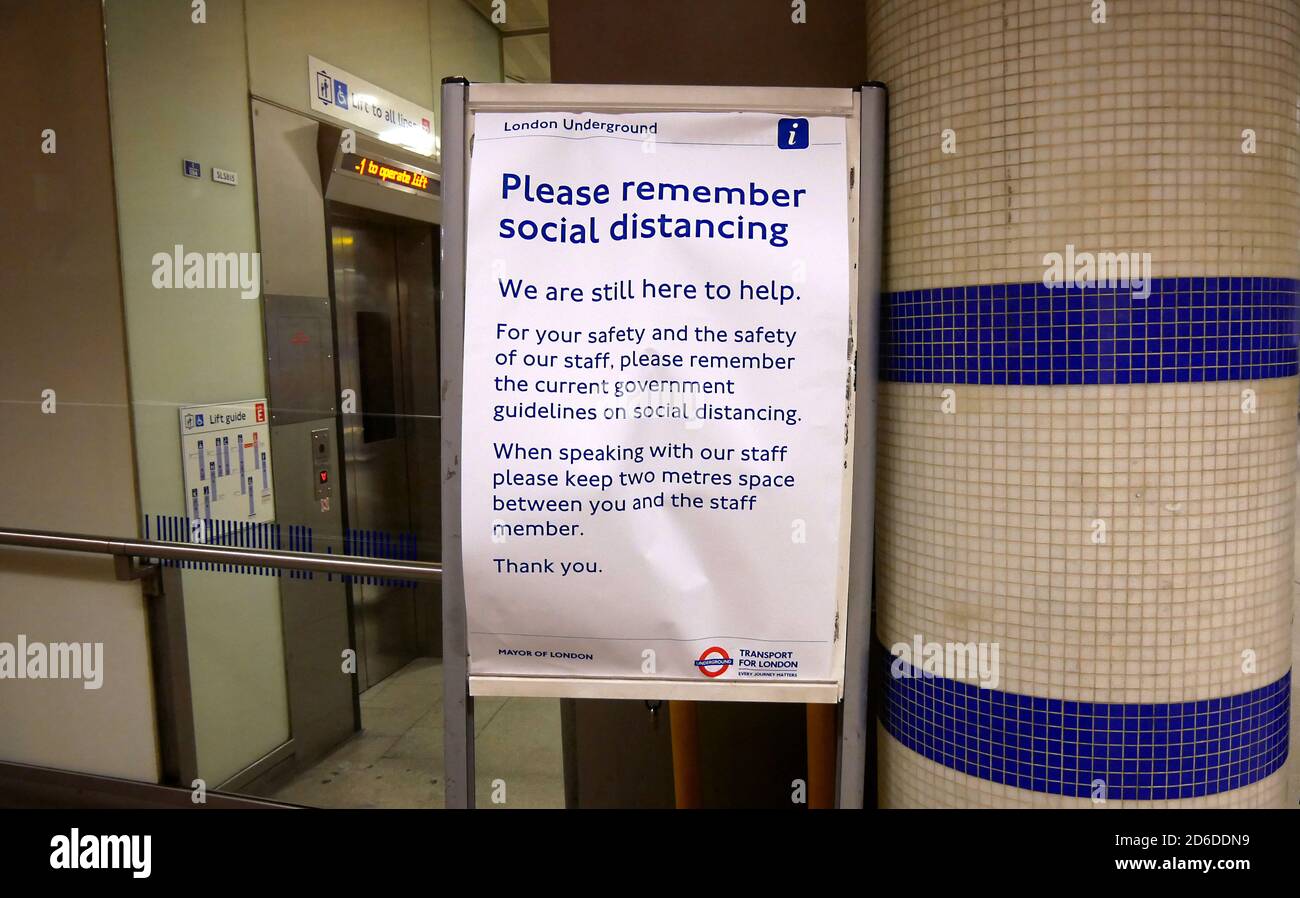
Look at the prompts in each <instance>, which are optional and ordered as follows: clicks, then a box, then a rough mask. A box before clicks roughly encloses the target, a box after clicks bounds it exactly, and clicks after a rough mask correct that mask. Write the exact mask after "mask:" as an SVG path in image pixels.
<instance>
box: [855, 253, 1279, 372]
mask: <svg viewBox="0 0 1300 898" xmlns="http://www.w3.org/2000/svg"><path fill="white" fill-rule="evenodd" d="M882 307H883V309H884V321H883V328H882V332H883V334H884V338H883V347H882V350H883V351H882V352H881V377H882V378H883V379H884V380H890V381H896V382H901V383H941V384H995V385H1011V386H1018V385H1024V386H1051V385H1061V384H1139V383H1199V382H1202V381H1225V380H1259V379H1262V378H1270V377H1291V376H1293V375H1295V374H1296V373H1297V372H1298V371H1300V365H1297V346H1298V345H1300V339H1298V331H1300V328H1298V327H1297V309H1298V308H1300V281H1297V280H1294V279H1290V278H1261V277H1250V278H1240V277H1220V278H1205V277H1201V278H1157V279H1153V280H1152V281H1151V284H1150V295H1149V296H1147V297H1145V298H1143V297H1142V296H1141V295H1136V296H1135V295H1134V291H1133V290H1130V289H1128V288H1116V287H1095V286H1092V287H1083V288H1079V287H1073V286H1071V287H1064V286H1057V287H1055V288H1051V289H1049V288H1048V287H1046V286H1044V285H1043V284H1042V283H1030V284H986V285H984V286H979V287H942V288H936V289H932V290H907V291H903V292H901V293H889V294H885V296H884V297H883V300H882Z"/></svg>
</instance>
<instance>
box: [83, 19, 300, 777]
mask: <svg viewBox="0 0 1300 898" xmlns="http://www.w3.org/2000/svg"><path fill="white" fill-rule="evenodd" d="M242 10H243V4H242V3H240V2H238V0H209V2H208V4H207V22H206V24H194V23H192V22H191V21H190V5H189V4H187V3H179V4H178V3H173V2H167V0H110V2H108V3H106V4H105V16H106V26H107V42H108V64H109V90H110V98H111V102H112V111H113V151H114V162H115V166H116V175H117V195H118V223H119V235H120V236H119V239H120V243H121V260H122V262H121V264H122V281H123V289H124V297H125V304H126V322H127V342H128V348H129V355H130V371H131V386H132V399H133V401H134V403H135V409H136V415H135V440H136V447H137V453H138V459H139V469H138V470H139V481H140V503H141V508H142V510H143V512H144V513H145V514H147V515H154V514H184V513H185V507H184V501H183V487H182V476H181V466H180V442H179V437H178V434H177V428H178V421H177V411H176V410H177V407H178V406H181V405H189V404H197V403H203V402H222V401H229V400H235V399H251V398H255V397H262V396H265V395H266V392H267V389H266V378H265V373H264V371H265V362H264V350H263V340H262V310H261V302H260V300H259V299H243V298H241V297H240V295H239V290H238V289H235V288H226V289H217V288H212V289H181V290H177V289H156V288H155V287H154V286H153V283H152V277H153V271H154V269H153V264H152V258H153V255H154V253H157V252H168V251H170V250H171V248H172V246H173V245H175V244H181V245H183V246H184V247H185V248H186V250H187V251H197V252H203V253H206V252H251V251H256V250H257V234H256V228H255V221H254V209H253V206H254V184H253V166H252V150H251V147H252V142H251V135H250V131H249V110H248V85H247V82H246V80H245V65H244V22H243V12H242ZM303 69H304V71H303V80H304V83H305V79H306V73H305V63H304V66H303ZM183 159H194V160H198V161H199V162H201V163H202V165H203V177H202V178H199V179H192V178H186V177H184V176H183V175H182V160H183ZM214 165H215V166H218V167H220V168H224V169H229V170H233V171H235V172H236V173H237V174H238V177H239V183H238V185H237V186H227V185H223V184H217V183H215V182H213V181H212V179H211V174H210V169H211V167H212V166H214ZM183 589H184V595H185V614H186V623H187V631H188V638H189V661H190V678H191V686H192V689H193V703H194V725H195V738H196V742H197V752H198V765H199V774H200V776H202V777H203V778H204V779H206V780H207V781H208V783H209V785H210V786H212V785H215V784H217V783H219V782H221V781H223V780H225V779H226V778H227V777H229V776H231V775H233V774H235V773H237V772H238V771H239V770H241V769H243V768H244V767H245V766H247V765H248V764H250V763H252V762H253V761H255V760H257V759H258V758H260V757H261V756H262V755H264V754H266V753H267V752H269V751H270V750H272V749H274V748H275V747H276V746H277V745H280V744H281V743H283V742H284V741H285V740H287V739H288V737H289V724H288V699H287V692H286V687H285V674H284V651H283V640H282V628H281V618H280V596H279V583H278V581H277V580H276V579H275V578H272V577H257V576H245V575H238V574H223V573H216V572H210V571H185V572H184V577H183Z"/></svg>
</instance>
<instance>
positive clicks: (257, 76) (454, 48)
mask: <svg viewBox="0 0 1300 898" xmlns="http://www.w3.org/2000/svg"><path fill="white" fill-rule="evenodd" d="M359 9H363V10H364V13H363V14H359V12H358V11H359ZM247 15H248V80H249V87H250V89H251V91H252V93H253V95H254V96H257V97H261V98H262V99H265V100H270V101H272V102H274V103H279V104H281V105H283V106H287V107H288V108H290V109H294V110H297V111H299V112H304V113H310V112H311V106H310V101H311V97H310V94H309V93H308V90H309V88H308V80H307V57H308V56H309V55H310V56H315V57H317V58H318V59H322V60H325V61H326V62H329V63H331V64H333V65H336V66H338V67H339V68H341V69H344V70H346V71H349V72H351V73H352V74H354V75H357V76H359V77H361V78H364V79H366V80H367V81H370V82H373V83H374V84H377V85H380V86H381V87H383V88H384V89H385V90H387V91H389V92H391V93H394V94H397V95H398V96H400V97H402V98H404V99H406V100H409V101H411V102H412V103H418V104H419V105H421V106H425V107H428V108H430V109H434V110H435V111H436V109H437V103H438V94H439V93H440V89H441V87H440V86H441V82H442V79H443V78H445V77H447V76H448V75H464V76H465V77H467V78H469V79H470V80H474V81H500V80H501V50H500V37H499V36H498V35H497V32H496V29H495V28H493V27H492V25H491V24H490V23H489V22H487V20H485V19H484V18H483V17H482V16H481V15H479V14H478V13H477V12H475V11H474V10H473V9H471V8H470V7H469V5H468V4H466V3H465V2H464V0H370V2H367V3H366V4H365V6H364V7H358V6H357V4H356V3H354V2H350V0H312V2H307V0H271V2H259V3H250V4H248V9H247ZM307 23H310V27H307ZM435 118H436V116H435ZM436 130H437V129H436V122H435V131H436Z"/></svg>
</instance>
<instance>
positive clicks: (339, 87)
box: [334, 78, 348, 109]
mask: <svg viewBox="0 0 1300 898" xmlns="http://www.w3.org/2000/svg"><path fill="white" fill-rule="evenodd" d="M334 105H335V106H337V107H338V108H339V109H347V108H348V85H347V82H344V81H340V80H339V79H337V78H335V79H334Z"/></svg>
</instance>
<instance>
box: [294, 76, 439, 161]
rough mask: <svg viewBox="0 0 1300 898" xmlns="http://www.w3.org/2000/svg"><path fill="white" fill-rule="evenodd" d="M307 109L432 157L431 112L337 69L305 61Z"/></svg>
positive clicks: (433, 143) (433, 147)
mask: <svg viewBox="0 0 1300 898" xmlns="http://www.w3.org/2000/svg"><path fill="white" fill-rule="evenodd" d="M307 81H308V86H307V89H308V92H309V95H310V97H311V108H312V109H313V110H315V111H316V112H319V113H321V114H322V115H327V116H329V117H330V118H332V119H336V120H338V121H340V122H343V123H344V124H345V125H348V126H349V127H352V128H360V129H362V130H363V131H366V132H368V133H371V134H374V135H375V136H376V137H378V138H379V139H380V140H382V141H384V142H385V143H391V144H395V145H397V146H401V147H406V148H407V149H408V150H414V151H415V152H417V153H420V154H421V155H424V156H432V155H434V153H435V151H436V149H437V142H436V140H435V138H434V134H433V110H432V109H426V108H425V107H423V106H420V105H418V104H416V103H412V102H411V101H409V100H405V99H403V98H402V97H399V96H397V95H396V94H393V93H389V92H388V91H386V90H384V89H383V88H382V87H379V86H378V85H375V84H371V83H370V82H369V81H366V80H365V79H364V78H359V77H357V76H356V75H353V74H352V73H351V72H345V71H344V70H343V69H340V68H339V67H338V66H334V65H330V64H329V63H328V62H325V61H323V60H320V59H317V58H316V57H315V56H308V57H307Z"/></svg>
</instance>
